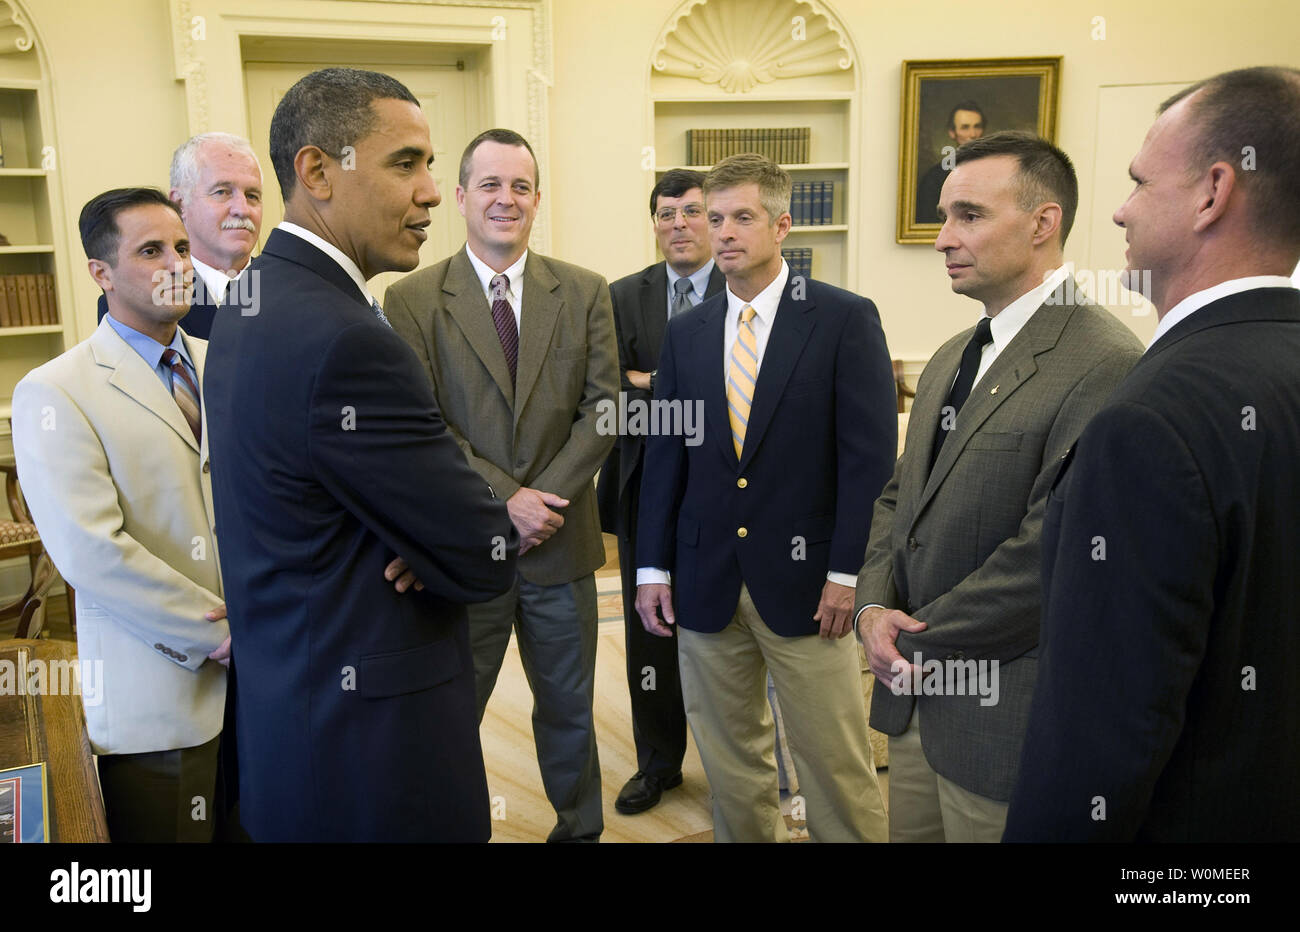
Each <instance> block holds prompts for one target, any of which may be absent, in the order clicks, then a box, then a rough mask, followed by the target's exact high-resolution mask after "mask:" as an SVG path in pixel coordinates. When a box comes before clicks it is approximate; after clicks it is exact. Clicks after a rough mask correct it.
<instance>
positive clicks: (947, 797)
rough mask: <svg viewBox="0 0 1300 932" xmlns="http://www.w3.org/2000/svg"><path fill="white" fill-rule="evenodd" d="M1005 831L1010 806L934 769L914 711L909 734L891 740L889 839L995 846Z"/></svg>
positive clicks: (908, 730) (908, 724) (893, 840)
mask: <svg viewBox="0 0 1300 932" xmlns="http://www.w3.org/2000/svg"><path fill="white" fill-rule="evenodd" d="M1006 826H1007V803H1004V802H999V801H998V800H996V799H989V798H988V797H987V796H980V795H979V794H978V793H972V792H971V791H970V790H968V789H964V788H963V787H960V786H958V785H957V784H956V783H953V782H952V781H951V780H949V779H948V778H947V777H943V776H940V775H939V774H937V773H935V772H934V770H933V768H931V767H930V762H929V761H927V760H926V759H925V751H924V750H922V748H921V723H920V716H919V715H918V714H917V711H916V709H913V710H912V720H911V721H910V722H908V723H907V730H906V731H904V732H903V733H902V734H901V735H899V736H898V737H896V738H895V737H891V738H890V739H889V840H890V841H891V842H944V841H950V842H967V843H969V842H984V843H994V844H995V843H997V842H999V841H1001V840H1002V831H1003V829H1005V828H1006Z"/></svg>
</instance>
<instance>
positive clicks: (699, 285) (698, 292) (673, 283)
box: [664, 259, 713, 317]
mask: <svg viewBox="0 0 1300 932" xmlns="http://www.w3.org/2000/svg"><path fill="white" fill-rule="evenodd" d="M664 268H666V269H667V270H668V316H669V317H672V316H673V298H674V297H676V295H677V292H676V290H675V289H676V287H677V281H678V279H682V278H689V279H690V281H691V290H690V291H688V292H687V293H686V297H687V299H688V300H689V301H690V302H691V304H692V305H693V306H695V307H698V306H699V304H700V302H701V301H703V300H704V292H706V291H708V290H709V276H710V275H712V274H713V260H712V259H710V260H709V261H708V262H706V263H704V264H703V265H702V266H700V267H699V268H698V269H696V270H695V271H694V272H693V273H691V274H690V275H678V274H677V273H676V272H674V271H673V267H672V266H671V265H669V264H668V263H667V262H665V263H664Z"/></svg>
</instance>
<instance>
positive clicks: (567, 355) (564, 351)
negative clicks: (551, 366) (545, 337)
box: [551, 343, 587, 362]
mask: <svg viewBox="0 0 1300 932" xmlns="http://www.w3.org/2000/svg"><path fill="white" fill-rule="evenodd" d="M551 358H552V359H554V360H555V361H556V362H572V361H574V360H575V359H586V358H587V344H586V343H583V344H582V345H581V346H556V347H552V348H551Z"/></svg>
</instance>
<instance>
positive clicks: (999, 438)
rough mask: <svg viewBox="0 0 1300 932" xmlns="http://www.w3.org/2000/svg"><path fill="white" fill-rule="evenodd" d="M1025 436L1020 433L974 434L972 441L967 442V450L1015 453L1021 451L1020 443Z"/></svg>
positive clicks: (987, 432)
mask: <svg viewBox="0 0 1300 932" xmlns="http://www.w3.org/2000/svg"><path fill="white" fill-rule="evenodd" d="M1024 436H1025V435H1024V434H1023V433H1021V432H1020V431H1016V432H1015V433H1010V434H996V433H992V432H990V431H984V432H982V433H978V434H974V435H972V436H971V438H970V440H968V441H966V449H967V450H1006V451H1009V452H1012V453H1014V452H1015V451H1017V450H1019V449H1020V441H1021V440H1023V439H1024Z"/></svg>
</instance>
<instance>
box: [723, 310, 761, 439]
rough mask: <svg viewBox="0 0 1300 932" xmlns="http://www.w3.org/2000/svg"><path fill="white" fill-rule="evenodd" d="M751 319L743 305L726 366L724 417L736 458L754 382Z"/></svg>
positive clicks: (754, 348) (754, 340) (755, 346)
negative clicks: (728, 424) (725, 407)
mask: <svg viewBox="0 0 1300 932" xmlns="http://www.w3.org/2000/svg"><path fill="white" fill-rule="evenodd" d="M753 319H754V309H753V308H752V307H750V306H749V305H748V304H746V305H745V306H744V307H743V308H741V310H740V327H739V329H738V330H737V331H736V343H735V345H734V346H733V347H732V348H731V362H730V363H729V364H728V365H727V419H728V420H729V421H731V442H732V444H733V445H734V446H735V448H736V459H740V451H741V450H743V449H744V448H745V428H747V427H748V426H749V409H750V407H751V406H752V405H753V403H754V387H755V386H756V385H757V384H758V339H757V338H756V337H755V336H754V327H753V324H752V321H753Z"/></svg>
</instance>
